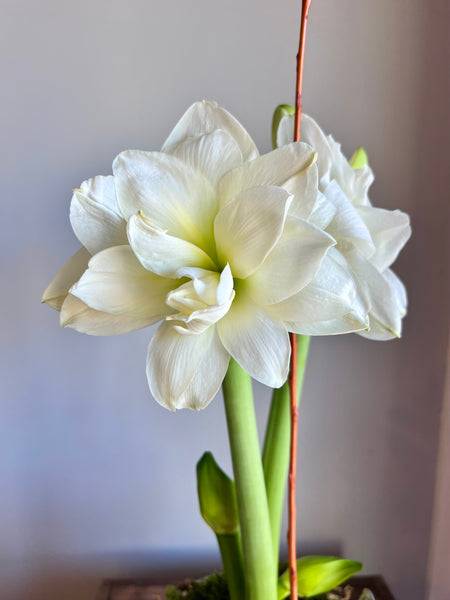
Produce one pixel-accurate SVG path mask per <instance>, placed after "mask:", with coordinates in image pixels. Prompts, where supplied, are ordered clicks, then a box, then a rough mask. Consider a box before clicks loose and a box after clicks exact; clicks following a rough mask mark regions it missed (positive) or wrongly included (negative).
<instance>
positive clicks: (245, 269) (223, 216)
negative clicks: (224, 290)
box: [214, 186, 292, 279]
mask: <svg viewBox="0 0 450 600" xmlns="http://www.w3.org/2000/svg"><path fill="white" fill-rule="evenodd" d="M291 199H292V196H289V194H288V193H287V192H285V191H284V190H283V189H282V188H277V187H269V186H264V187H255V188H251V189H247V190H245V191H243V192H241V193H240V194H238V195H237V196H236V197H235V198H234V199H233V200H231V201H230V202H228V204H226V205H225V206H224V207H223V208H221V210H220V211H219V213H218V215H217V217H216V219H215V221H214V237H215V240H216V247H217V254H218V258H219V261H221V262H222V264H224V265H225V264H226V263H229V265H230V267H231V271H232V273H233V276H234V277H238V278H241V279H244V278H245V277H248V276H249V275H251V274H252V273H254V272H255V271H256V269H257V268H258V267H259V265H260V264H261V263H262V262H263V260H264V259H265V258H266V256H267V255H268V253H269V252H270V250H271V249H272V248H273V247H274V245H275V244H276V242H277V241H278V239H279V237H280V235H281V233H282V231H283V227H284V223H285V220H286V216H287V211H288V210H289V205H290V202H291Z"/></svg>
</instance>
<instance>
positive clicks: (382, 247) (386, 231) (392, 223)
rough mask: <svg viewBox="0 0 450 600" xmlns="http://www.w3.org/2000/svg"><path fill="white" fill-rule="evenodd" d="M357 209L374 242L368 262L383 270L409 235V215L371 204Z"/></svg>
mask: <svg viewBox="0 0 450 600" xmlns="http://www.w3.org/2000/svg"><path fill="white" fill-rule="evenodd" d="M357 211H358V214H359V215H360V217H361V218H362V219H363V220H364V222H365V224H366V225H367V227H368V229H369V231H370V235H371V236H372V240H373V243H374V244H375V253H374V254H373V255H372V256H371V257H370V262H371V263H372V264H373V265H375V267H377V269H378V270H379V271H384V270H385V269H387V268H388V267H389V266H390V265H391V264H392V263H393V262H394V260H395V259H396V258H397V256H398V253H399V252H400V250H401V249H402V248H403V246H404V245H405V244H406V242H407V241H408V239H409V237H410V236H411V227H410V224H409V217H408V215H407V214H405V213H403V212H401V211H400V210H384V209H382V208H373V207H371V206H361V207H359V208H358V209H357Z"/></svg>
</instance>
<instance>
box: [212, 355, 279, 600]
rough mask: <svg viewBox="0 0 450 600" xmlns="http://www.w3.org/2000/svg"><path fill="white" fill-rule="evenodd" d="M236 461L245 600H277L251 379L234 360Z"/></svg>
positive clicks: (231, 406)
mask: <svg viewBox="0 0 450 600" xmlns="http://www.w3.org/2000/svg"><path fill="white" fill-rule="evenodd" d="M223 395H224V400H225V412H226V417H227V425H228V436H229V439H230V449H231V458H232V461H233V471H234V482H235V485H236V496H237V505H238V512H239V522H240V527H241V539H242V553H243V559H244V573H245V598H246V600H276V598H277V572H276V567H275V564H274V562H273V553H272V537H271V529H270V521H269V510H268V507H267V497H266V488H265V484H264V473H263V469H262V464H261V457H260V450H259V441H258V431H257V428H256V419H255V410H254V406H253V394H252V383H251V379H250V376H249V375H248V374H247V373H246V372H245V371H244V370H243V369H241V367H240V366H239V365H238V364H237V363H236V362H235V361H234V360H233V359H231V361H230V366H229V367H228V372H227V374H226V376H225V379H224V381H223Z"/></svg>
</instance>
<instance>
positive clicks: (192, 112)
mask: <svg viewBox="0 0 450 600" xmlns="http://www.w3.org/2000/svg"><path fill="white" fill-rule="evenodd" d="M215 129H224V130H225V131H227V132H228V133H230V134H231V135H232V137H233V138H234V139H235V140H236V142H237V143H238V145H239V148H240V150H241V152H242V156H243V158H244V160H245V161H248V160H253V159H254V158H256V157H257V156H258V155H259V153H258V150H257V148H256V146H255V143H254V142H253V140H252V138H251V137H250V136H249V134H248V133H247V131H246V130H245V129H244V128H243V127H242V125H241V124H240V123H239V121H237V119H235V118H234V117H233V116H232V115H231V114H230V113H229V112H228V111H226V110H225V109H223V108H220V107H219V106H218V105H217V104H216V103H215V102H207V101H206V100H203V101H202V102H196V103H195V104H193V105H192V106H191V107H190V108H188V110H187V111H186V112H185V113H184V115H183V116H182V117H181V119H180V120H179V121H178V123H177V124H176V126H175V128H174V130H173V131H172V133H171V134H170V135H169V137H168V138H167V140H166V141H165V142H164V145H163V147H162V151H163V152H170V151H171V150H172V149H173V148H174V147H175V146H177V145H178V144H179V143H180V142H181V141H183V140H184V139H186V138H187V137H198V136H200V135H204V134H205V133H211V132H212V131H214V130H215Z"/></svg>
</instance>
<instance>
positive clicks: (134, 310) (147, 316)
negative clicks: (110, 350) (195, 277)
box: [70, 246, 176, 325]
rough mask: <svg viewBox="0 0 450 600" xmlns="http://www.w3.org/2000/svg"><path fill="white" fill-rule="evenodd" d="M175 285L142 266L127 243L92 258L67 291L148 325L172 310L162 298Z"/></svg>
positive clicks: (92, 306)
mask: <svg viewBox="0 0 450 600" xmlns="http://www.w3.org/2000/svg"><path fill="white" fill-rule="evenodd" d="M174 285H176V283H175V281H174V280H173V279H165V278H162V277H159V276H158V275H154V274H153V273H150V272H149V271H147V270H146V269H144V267H143V266H142V265H141V263H140V262H139V261H138V259H137V258H136V256H135V255H134V254H133V251H132V250H131V248H130V247H129V246H116V247H115V248H107V249H106V250H103V251H102V252H99V253H98V254H96V255H95V256H93V257H92V258H91V260H90V261H89V268H88V269H87V271H86V272H85V273H84V275H83V276H82V277H81V279H80V280H79V281H78V283H76V284H75V285H74V286H73V287H72V288H71V290H70V293H71V294H73V295H74V296H76V297H77V298H79V299H80V300H82V301H83V302H85V303H86V304H87V305H88V306H89V307H90V308H93V309H94V310H99V311H102V312H107V313H111V314H113V315H125V316H128V317H130V318H135V320H136V321H139V322H142V321H146V322H147V325H150V324H152V323H156V322H157V321H159V320H160V319H161V318H162V317H164V316H166V315H167V314H169V313H170V312H171V311H170V309H169V307H168V306H167V305H166V302H165V300H166V296H167V293H168V292H169V291H170V290H171V289H173V287H174Z"/></svg>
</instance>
